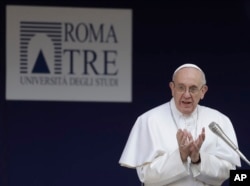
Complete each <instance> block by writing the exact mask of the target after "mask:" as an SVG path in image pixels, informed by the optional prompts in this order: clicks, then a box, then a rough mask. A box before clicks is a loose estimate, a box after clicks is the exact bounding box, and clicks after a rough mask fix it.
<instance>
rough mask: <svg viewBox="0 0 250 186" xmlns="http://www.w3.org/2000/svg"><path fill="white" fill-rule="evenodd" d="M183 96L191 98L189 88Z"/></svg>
mask: <svg viewBox="0 0 250 186" xmlns="http://www.w3.org/2000/svg"><path fill="white" fill-rule="evenodd" d="M183 95H184V97H191V93H190V91H189V89H188V88H187V89H186V90H185V92H184V94H183Z"/></svg>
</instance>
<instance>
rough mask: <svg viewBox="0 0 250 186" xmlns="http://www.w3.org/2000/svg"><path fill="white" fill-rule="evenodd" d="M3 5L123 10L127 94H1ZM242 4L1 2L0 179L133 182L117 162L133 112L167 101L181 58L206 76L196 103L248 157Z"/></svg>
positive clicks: (13, 183)
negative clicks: (129, 57) (129, 23)
mask: <svg viewBox="0 0 250 186" xmlns="http://www.w3.org/2000/svg"><path fill="white" fill-rule="evenodd" d="M6 4H17V5H49V6H65V7H68V6H73V7H108V8H131V9H132V10H133V102H132V103H108V102H107V103H106V102H104V103H98V102H46V101H6V100H5V5H6ZM249 7H250V6H249V3H248V1H218V0H217V1H187V0H186V1H179V0H173V1H170V0H168V1H165V2H157V1H143V2H141V3H139V2H136V1H132V0H131V1H129V0H127V1H94V0H92V1H84V0H81V1H80V0H71V1H69V0H61V1H59V0H58V1H55V0H50V1H49V0H44V1H35V0H33V1H31V0H30V1H28V0H22V1H21V0H16V1H14V0H13V1H11V0H5V1H1V10H0V20H1V28H0V41H1V42H0V44H1V47H0V57H1V58H0V83H1V84H0V86H1V91H0V109H1V110H0V145H1V146H0V147H1V153H0V158H1V159H0V160H1V162H0V174H1V175H0V185H3V186H69V185H70V186H97V185H109V186H116V185H119V186H138V185H140V183H139V181H138V178H137V175H136V172H135V170H132V169H126V168H122V167H120V166H119V165H118V160H119V158H120V155H121V153H122V150H123V148H124V145H125V143H126V140H127V137H128V135H129V132H130V129H131V127H132V125H133V124H134V121H135V119H136V117H137V116H138V115H139V114H141V113H142V112H144V111H146V110H148V109H150V108H152V107H154V106H157V105H159V104H161V103H163V102H166V101H168V100H169V99H170V97H171V94H170V91H169V87H168V82H169V81H170V80H171V75H172V72H173V70H174V69H175V68H176V67H177V66H178V65H180V64H182V63H187V62H192V63H196V64H197V65H199V66H200V67H201V68H202V69H203V70H204V71H205V72H206V74H207V82H208V86H209V91H208V93H207V95H206V97H205V100H203V101H202V102H201V104H204V105H207V106H211V107H213V108H216V109H218V110H220V111H221V112H223V113H225V114H226V115H228V116H229V117H230V118H231V120H232V122H233V124H234V126H235V130H236V134H237V136H238V141H239V147H240V150H241V151H242V152H243V153H244V154H245V155H246V157H248V158H250V148H249V145H250V142H249V133H250V125H249V115H250V108H249V105H250V78H249V74H250V68H249V61H250V53H249V52H250V47H249V40H250V32H249V31H250V29H249V25H250V20H249ZM242 165H243V166H242V169H249V166H248V165H246V164H245V163H244V162H242ZM224 185H228V181H227V182H226V183H225V184H224Z"/></svg>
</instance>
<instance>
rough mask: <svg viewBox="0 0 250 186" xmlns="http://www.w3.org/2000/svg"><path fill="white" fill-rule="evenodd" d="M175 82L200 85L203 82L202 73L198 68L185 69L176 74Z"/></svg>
mask: <svg viewBox="0 0 250 186" xmlns="http://www.w3.org/2000/svg"><path fill="white" fill-rule="evenodd" d="M174 81H175V82H176V83H182V84H192V85H199V84H200V83H201V82H202V72H201V71H200V70H198V69H196V68H191V67H185V68H182V69H180V70H178V71H177V72H176V73H175V76H174Z"/></svg>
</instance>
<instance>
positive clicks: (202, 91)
mask: <svg viewBox="0 0 250 186" xmlns="http://www.w3.org/2000/svg"><path fill="white" fill-rule="evenodd" d="M207 91H208V86H207V85H204V86H203V87H202V89H201V99H203V98H204V97H205V94H206V92H207Z"/></svg>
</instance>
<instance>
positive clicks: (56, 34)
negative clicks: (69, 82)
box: [20, 21, 62, 74]
mask: <svg viewBox="0 0 250 186" xmlns="http://www.w3.org/2000/svg"><path fill="white" fill-rule="evenodd" d="M38 34H43V35H45V36H46V37H47V38H49V39H50V41H51V42H52V43H53V59H51V58H50V61H53V69H49V66H48V59H47V57H46V55H45V53H44V51H43V49H44V48H41V49H40V50H39V52H38V55H37V57H36V58H35V59H34V60H35V61H32V63H31V64H32V65H33V66H31V65H30V64H29V62H30V61H29V56H30V55H31V54H30V52H31V51H29V44H30V42H31V40H32V38H34V37H36V36H37V35H38ZM42 42H43V41H39V42H38V43H36V45H39V44H41V43H42ZM20 73H21V74H27V73H32V74H36V73H43V74H49V73H54V74H61V73H62V23H60V22H37V21H21V22H20Z"/></svg>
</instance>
